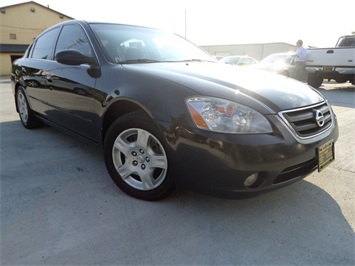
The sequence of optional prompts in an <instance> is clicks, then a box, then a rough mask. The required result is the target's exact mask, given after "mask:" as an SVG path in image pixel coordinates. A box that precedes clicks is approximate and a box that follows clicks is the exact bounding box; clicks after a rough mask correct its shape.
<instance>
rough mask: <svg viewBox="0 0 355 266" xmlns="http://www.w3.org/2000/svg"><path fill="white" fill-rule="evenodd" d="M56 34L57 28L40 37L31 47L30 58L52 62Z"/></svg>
mask: <svg viewBox="0 0 355 266" xmlns="http://www.w3.org/2000/svg"><path fill="white" fill-rule="evenodd" d="M58 32H59V28H55V29H53V30H50V31H48V32H46V33H44V34H43V35H41V36H40V37H39V38H38V39H37V41H36V43H35V45H34V47H33V53H32V56H31V57H32V58H36V59H47V60H52V59H53V49H54V44H55V41H56V39H57V36H58Z"/></svg>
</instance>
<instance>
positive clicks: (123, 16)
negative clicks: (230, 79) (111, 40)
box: [0, 0, 355, 47]
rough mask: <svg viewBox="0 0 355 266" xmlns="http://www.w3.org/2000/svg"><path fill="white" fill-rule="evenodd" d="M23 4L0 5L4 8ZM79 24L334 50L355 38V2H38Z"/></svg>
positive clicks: (9, 0)
mask: <svg viewBox="0 0 355 266" xmlns="http://www.w3.org/2000/svg"><path fill="white" fill-rule="evenodd" d="M21 2H27V1H21V0H0V6H7V5H13V4H18V3H21ZM35 2H37V3H38V4H41V5H43V6H49V7H50V8H51V9H54V10H55V11H58V12H60V13H63V14H65V15H67V16H70V17H73V18H75V19H83V20H90V21H107V22H117V23H126V24H133V25H143V26H149V27H155V28H161V29H165V30H169V31H172V32H175V33H177V34H179V35H181V36H183V37H186V38H187V39H188V40H190V41H192V42H194V43H195V44H197V45H216V44H249V43H273V42H285V43H289V44H293V45H295V43H296V41H297V40H298V39H302V40H303V42H304V46H305V47H308V46H316V47H333V46H334V45H335V44H336V42H337V40H338V38H339V37H340V36H342V35H346V34H351V33H352V32H355V0H336V1H327V0H293V1H291V0H124V1H122V0H99V1H89V0H35Z"/></svg>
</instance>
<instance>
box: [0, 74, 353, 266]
mask: <svg viewBox="0 0 355 266" xmlns="http://www.w3.org/2000/svg"><path fill="white" fill-rule="evenodd" d="M319 90H320V91H321V92H322V93H324V95H325V96H326V97H327V98H328V99H329V100H330V102H331V103H332V104H333V109H334V111H335V113H336V114H337V116H338V120H339V125H340V138H339V140H338V142H337V143H336V161H335V162H334V163H333V164H331V165H330V166H329V167H327V168H326V169H325V170H324V171H323V172H321V173H317V172H315V173H313V174H312V175H310V176H308V177H307V178H305V179H304V180H303V181H300V182H298V183H296V184H294V185H292V186H290V187H287V188H284V189H281V190H278V191H274V192H272V193H268V194H264V195H261V196H259V197H256V198H251V199H244V200H224V199H218V198H213V197H208V196H204V195H199V194H195V193H190V192H187V191H182V190H179V191H177V192H175V193H174V194H173V195H172V196H171V197H169V198H168V199H166V200H164V201H161V202H145V201H140V200H136V199H133V198H130V197H129V196H127V195H125V194H124V193H122V192H121V191H120V190H119V189H118V188H117V187H116V186H115V185H114V184H113V182H112V181H111V179H110V177H109V175H108V174H107V172H106V169H105V165H104V162H103V159H102V154H101V151H100V150H99V148H97V147H96V146H93V145H90V144H84V143H82V142H80V141H78V140H76V139H73V138H71V137H69V136H67V135H65V134H63V133H61V132H58V131H57V130H55V129H53V128H51V127H44V128H42V129H39V130H26V129H24V128H23V127H22V125H21V123H20V121H19V118H18V115H17V114H16V113H15V109H14V102H13V97H12V95H11V88H10V83H9V81H8V80H0V104H1V105H0V141H1V164H0V167H1V168H0V172H1V183H0V185H1V217H0V218H1V220H0V221H1V235H0V236H1V242H0V249H1V253H0V255H1V258H0V264H1V265H251V264H252V265H261V264H262V265H295V264H297V265H355V237H354V236H355V234H354V228H355V205H354V202H355V197H354V193H355V192H354V191H355V189H354V188H355V134H354V133H355V118H354V117H355V86H352V85H351V84H341V85H335V84H331V83H330V84H325V85H323V86H322V87H321V88H320V89H319Z"/></svg>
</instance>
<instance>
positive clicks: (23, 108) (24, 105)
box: [16, 87, 43, 129]
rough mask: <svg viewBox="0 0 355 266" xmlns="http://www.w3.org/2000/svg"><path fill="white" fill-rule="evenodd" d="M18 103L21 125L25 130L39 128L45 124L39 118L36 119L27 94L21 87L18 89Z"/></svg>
mask: <svg viewBox="0 0 355 266" xmlns="http://www.w3.org/2000/svg"><path fill="white" fill-rule="evenodd" d="M16 103H17V108H18V113H19V116H20V120H21V123H22V125H23V126H24V127H25V128H28V129H32V128H38V127H41V126H42V125H43V122H42V121H41V120H40V119H39V118H38V117H36V116H35V115H34V113H33V111H32V110H31V109H30V107H29V105H28V101H27V98H26V95H25V92H24V90H23V88H22V87H19V88H18V89H17V92H16Z"/></svg>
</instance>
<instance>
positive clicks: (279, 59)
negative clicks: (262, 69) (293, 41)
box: [260, 54, 292, 64]
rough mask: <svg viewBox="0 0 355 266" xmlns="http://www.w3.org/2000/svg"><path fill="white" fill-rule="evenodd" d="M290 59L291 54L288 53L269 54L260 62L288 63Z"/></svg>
mask: <svg viewBox="0 0 355 266" xmlns="http://www.w3.org/2000/svg"><path fill="white" fill-rule="evenodd" d="M291 61H292V55H289V54H271V55H269V56H267V57H265V58H264V59H263V60H261V61H260V63H262V64H264V63H266V64H289V63H291Z"/></svg>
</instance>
